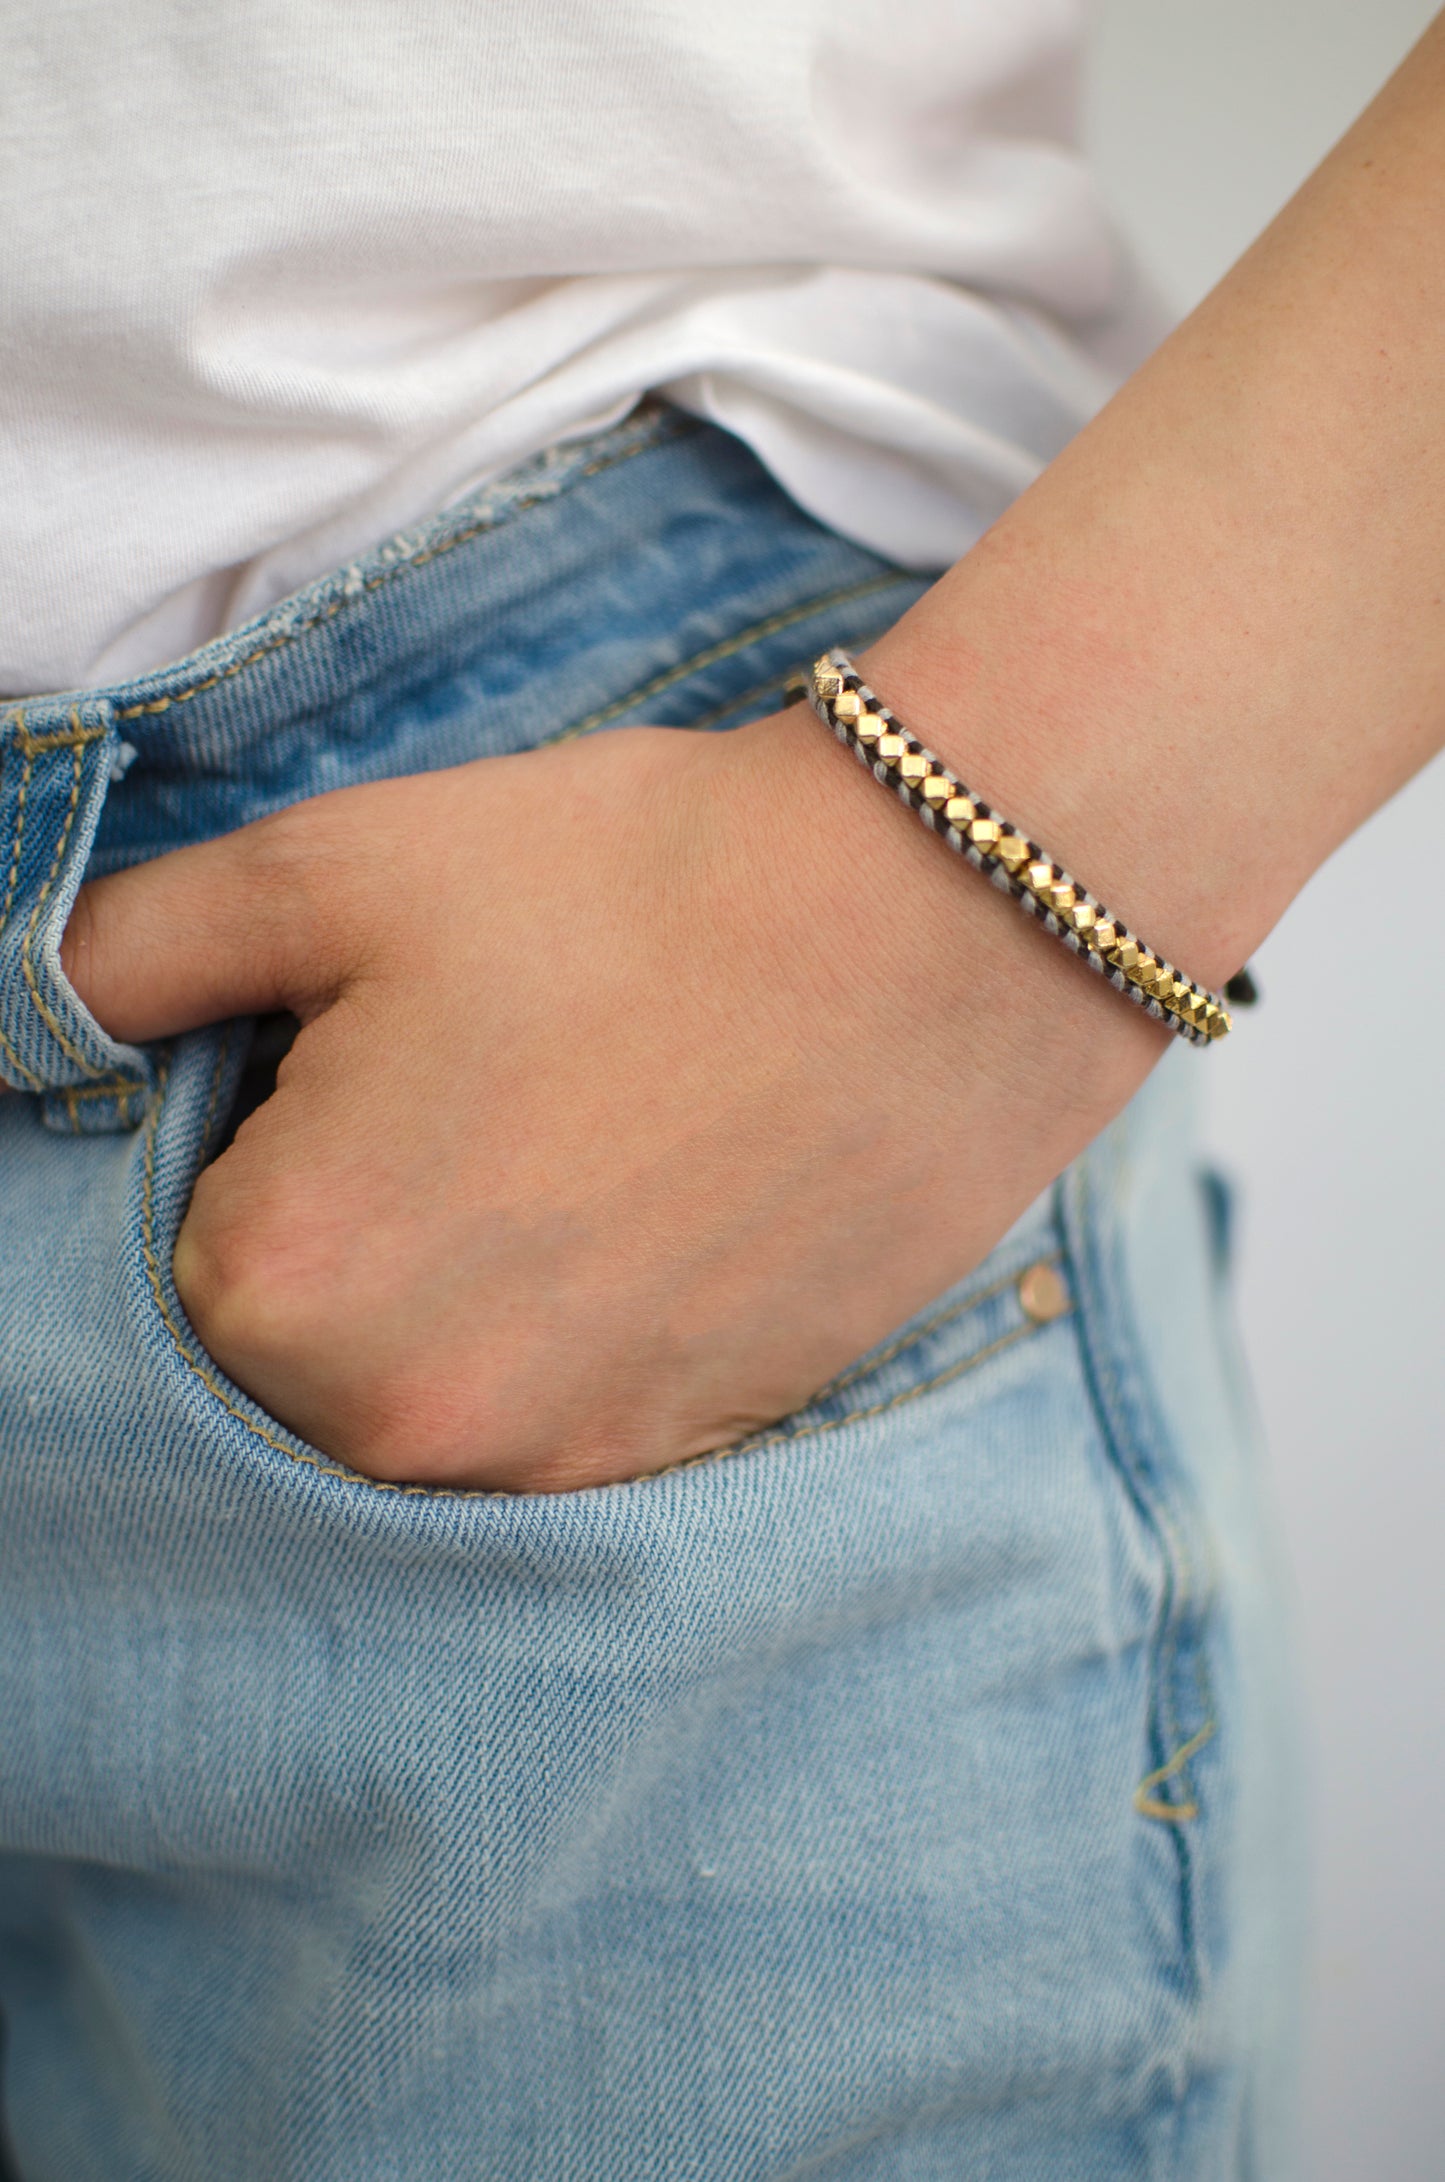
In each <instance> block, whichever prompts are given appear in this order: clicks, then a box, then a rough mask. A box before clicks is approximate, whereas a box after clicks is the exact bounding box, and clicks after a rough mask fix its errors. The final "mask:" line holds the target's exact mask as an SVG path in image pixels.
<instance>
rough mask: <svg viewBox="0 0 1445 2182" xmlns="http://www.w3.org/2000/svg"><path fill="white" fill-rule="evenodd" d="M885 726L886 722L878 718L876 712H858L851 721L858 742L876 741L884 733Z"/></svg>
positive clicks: (886, 725)
mask: <svg viewBox="0 0 1445 2182" xmlns="http://www.w3.org/2000/svg"><path fill="white" fill-rule="evenodd" d="M887 727H888V722H887V721H886V720H884V719H880V717H879V715H878V714H877V713H876V712H860V713H859V715H858V717H857V719H856V720H855V721H854V723H853V732H854V734H855V735H856V736H857V738H858V740H859V742H864V743H871V742H877V740H878V738H879V736H880V735H882V734H884V733H886V731H887Z"/></svg>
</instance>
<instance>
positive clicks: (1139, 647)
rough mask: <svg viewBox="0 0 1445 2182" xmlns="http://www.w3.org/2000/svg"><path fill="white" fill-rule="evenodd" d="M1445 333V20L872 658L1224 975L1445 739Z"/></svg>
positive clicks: (1134, 914) (1123, 902) (996, 777)
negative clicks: (1191, 309)
mask: <svg viewBox="0 0 1445 2182" xmlns="http://www.w3.org/2000/svg"><path fill="white" fill-rule="evenodd" d="M1442 334H1445V19H1442V20H1441V21H1437V23H1436V24H1435V25H1434V27H1433V28H1432V30H1431V31H1430V32H1429V33H1427V35H1426V37H1425V38H1424V39H1423V40H1422V41H1421V43H1420V45H1419V46H1418V47H1417V48H1416V50H1415V52H1414V53H1413V54H1412V55H1411V56H1410V57H1409V59H1408V60H1407V61H1406V63H1405V64H1404V66H1403V67H1402V68H1401V70H1400V71H1399V73H1398V74H1397V76H1396V77H1395V78H1394V79H1393V81H1392V82H1391V83H1390V84H1389V85H1388V86H1387V87H1386V89H1385V90H1384V91H1383V92H1382V93H1381V95H1380V97H1379V98H1378V99H1377V100H1376V101H1375V103H1374V104H1373V105H1372V106H1371V107H1370V109H1369V110H1368V112H1367V113H1366V114H1365V115H1364V116H1363V118H1362V119H1361V120H1360V122H1359V123H1357V125H1356V126H1355V128H1354V129H1352V130H1351V131H1350V133H1349V135H1348V136H1347V137H1346V138H1345V139H1344V140H1343V142H1342V143H1341V144H1340V145H1339V146H1338V147H1337V149H1336V150H1335V151H1334V152H1333V153H1332V154H1331V156H1330V157H1329V158H1328V159H1327V160H1326V161H1325V163H1324V164H1323V166H1322V167H1321V168H1320V169H1319V170H1318V172H1317V173H1316V174H1315V175H1314V176H1313V177H1312V179H1311V180H1310V181H1309V182H1308V183H1307V184H1306V186H1305V187H1304V189H1303V190H1302V191H1301V192H1300V193H1299V195H1298V196H1297V197H1296V198H1295V199H1294V201H1293V202H1292V203H1291V204H1290V205H1289V206H1288V207H1287V208H1286V209H1285V211H1284V212H1283V213H1282V214H1281V215H1280V217H1279V218H1278V219H1277V220H1276V221H1275V223H1274V224H1273V226H1272V227H1271V228H1270V229H1269V230H1268V231H1267V233H1266V234H1265V235H1264V236H1263V237H1262V239H1261V240H1260V241H1259V242H1258V243H1257V244H1256V245H1255V247H1254V248H1253V249H1252V250H1251V251H1250V252H1249V253H1248V254H1247V255H1246V256H1245V258H1244V259H1242V260H1241V262H1240V263H1239V265H1238V266H1236V267H1235V269H1234V270H1233V271H1232V272H1231V273H1230V274H1229V275H1228V277H1227V278H1226V279H1225V280H1224V281H1223V282H1222V283H1221V284H1220V286H1219V287H1218V288H1217V289H1216V290H1215V291H1214V292H1213V294H1212V295H1210V296H1209V297H1208V298H1207V300H1206V301H1205V302H1204V303H1203V304H1202V305H1201V307H1200V308H1199V309H1198V310H1197V311H1196V312H1195V313H1194V315H1193V316H1192V317H1191V318H1190V319H1189V320H1188V321H1187V322H1186V323H1185V324H1184V325H1183V326H1181V327H1180V328H1179V329H1178V331H1177V332H1176V333H1175V334H1174V335H1173V336H1172V337H1171V338H1170V339H1169V340H1168V341H1167V342H1166V343H1165V344H1164V345H1163V347H1162V348H1161V349H1160V350H1159V351H1158V353H1157V354H1156V355H1155V356H1154V357H1153V358H1152V359H1151V360H1150V362H1149V363H1148V364H1147V365H1146V366H1145V367H1144V368H1143V369H1142V370H1141V371H1140V372H1138V373H1137V374H1136V375H1135V377H1134V378H1133V379H1132V380H1131V381H1130V382H1129V384H1128V385H1127V386H1126V387H1125V388H1124V389H1123V390H1122V392H1121V393H1120V394H1119V395H1118V396H1117V397H1116V399H1115V400H1114V401H1113V402H1111V403H1110V404H1109V406H1108V407H1107V408H1106V409H1105V410H1104V411H1103V412H1102V413H1101V415H1100V416H1099V417H1098V418H1097V419H1096V420H1095V421H1094V422H1093V423H1092V424H1091V425H1090V426H1089V427H1088V428H1087V429H1086V430H1085V431H1084V432H1083V433H1081V434H1080V436H1079V437H1078V438H1077V439H1076V440H1075V441H1074V443H1073V444H1072V445H1071V446H1070V447H1069V448H1068V449H1067V450H1066V452H1065V453H1064V454H1063V455H1062V456H1061V457H1060V458H1059V459H1058V460H1057V461H1056V462H1055V463H1054V464H1053V465H1052V466H1051V467H1050V469H1049V470H1048V471H1047V472H1046V473H1045V474H1044V476H1043V477H1042V478H1041V479H1040V480H1039V481H1038V483H1037V484H1036V485H1035V486H1034V487H1033V488H1032V489H1031V490H1030V491H1029V492H1027V493H1026V494H1025V495H1024V496H1023V497H1022V498H1021V499H1020V500H1019V501H1018V502H1017V503H1016V505H1015V506H1014V507H1013V508H1012V509H1011V510H1010V511H1009V513H1008V514H1007V515H1006V516H1005V517H1004V518H1003V519H1002V520H1001V521H1000V522H999V523H997V524H996V525H995V526H994V528H993V529H992V530H991V531H990V532H989V533H988V535H987V537H986V538H985V539H984V540H983V541H982V543H981V544H980V545H979V546H978V547H977V548H976V549H975V550H974V551H973V552H972V553H970V554H969V555H968V556H967V557H966V559H965V560H963V561H962V562H961V563H960V564H959V565H958V566H957V567H956V568H955V569H954V570H953V571H952V572H951V573H950V574H949V575H948V576H946V577H945V578H944V579H943V581H942V582H941V583H940V584H938V585H937V586H936V587H935V589H934V590H933V591H932V592H930V593H929V594H928V596H927V597H926V598H925V599H924V600H923V601H922V602H921V603H920V605H919V606H918V607H917V608H916V609H915V610H914V611H913V612H912V613H910V614H909V615H908V616H907V617H905V619H904V620H903V621H902V622H901V623H900V624H899V625H898V626H897V628H896V629H895V630H894V631H893V632H891V634H890V635H889V636H888V637H887V638H886V639H885V640H884V641H883V642H881V643H880V644H878V645H876V646H875V647H874V648H873V649H872V651H871V652H870V653H869V654H868V657H867V666H866V671H867V672H868V673H869V676H870V679H871V680H872V681H873V682H874V683H875V684H876V686H877V687H878V688H879V690H880V691H881V692H882V693H883V694H884V695H885V697H886V698H887V700H888V701H889V702H890V703H891V704H892V705H893V706H894V708H895V710H896V711H897V712H898V713H899V714H900V716H901V717H902V718H903V719H904V720H905V721H906V722H907V723H908V724H909V725H910V726H912V727H913V728H914V730H915V731H916V732H917V733H919V734H920V735H922V736H923V738H924V739H925V740H926V741H928V742H929V743H931V745H932V746H933V747H934V748H935V749H937V750H938V751H939V753H940V754H941V755H942V756H943V757H945V758H946V759H947V760H949V761H950V762H952V763H953V764H954V765H955V767H956V769H957V770H958V771H959V772H960V773H962V774H963V776H964V777H965V778H966V779H967V780H968V781H969V782H970V784H971V785H974V786H976V787H977V788H978V789H980V790H981V792H982V793H984V794H985V795H987V796H989V797H990V798H991V799H993V800H995V801H996V802H997V804H998V805H999V806H1000V808H1002V809H1003V810H1004V811H1005V812H1007V813H1008V814H1009V815H1010V816H1011V817H1013V818H1015V819H1016V820H1017V821H1018V823H1020V824H1021V825H1025V826H1027V827H1028V828H1029V830H1030V831H1031V832H1032V833H1033V834H1034V835H1035V837H1036V838H1038V839H1039V840H1041V841H1043V842H1044V843H1045V844H1046V845H1047V846H1048V847H1049V848H1050V850H1051V851H1052V852H1053V853H1054V854H1056V855H1057V856H1058V857H1059V858H1060V859H1061V860H1062V861H1063V862H1064V863H1065V864H1067V865H1069V866H1070V867H1071V868H1072V869H1075V870H1077V872H1078V874H1079V876H1080V878H1081V879H1083V880H1084V881H1085V882H1086V883H1087V884H1089V885H1090V886H1091V887H1093V888H1094V889H1095V890H1096V891H1097V892H1098V893H1100V894H1101V895H1102V896H1103V897H1104V899H1106V900H1107V901H1108V902H1109V904H1110V906H1111V907H1113V908H1115V909H1116V910H1117V911H1118V912H1119V913H1120V914H1121V915H1123V916H1124V917H1126V918H1127V919H1128V920H1129V921H1130V923H1131V924H1133V925H1135V926H1136V928H1137V929H1139V930H1141V931H1142V932H1143V933H1144V934H1145V935H1146V936H1147V937H1148V938H1149V939H1150V940H1151V941H1153V942H1154V943H1155V944H1156V945H1158V946H1159V947H1161V948H1163V949H1164V950H1165V951H1166V952H1167V953H1169V954H1170V955H1172V956H1173V958H1174V959H1175V960H1176V961H1178V962H1179V963H1180V964H1181V965H1182V966H1183V967H1184V968H1185V969H1187V970H1188V971H1189V972H1190V974H1192V975H1194V976H1196V977H1199V978H1201V979H1203V980H1205V981H1206V982H1218V981H1219V980H1221V979H1222V978H1223V977H1225V976H1227V975H1228V974H1229V972H1230V971H1232V970H1233V969H1235V968H1237V967H1238V965H1239V963H1240V962H1241V961H1242V960H1243V959H1244V958H1245V956H1246V955H1247V954H1248V953H1249V951H1250V950H1251V948H1252V947H1253V946H1255V945H1256V944H1257V942H1258V941H1259V940H1260V939H1261V938H1262V937H1263V935H1264V934H1265V933H1266V932H1267V931H1268V930H1269V928H1270V926H1271V925H1272V924H1273V923H1274V921H1275V920H1276V918H1277V917H1278V916H1279V915H1280V913H1281V911H1282V910H1283V909H1284V908H1285V906H1286V905H1287V903H1288V902H1289V901H1290V899H1291V898H1292V896H1293V895H1294V893H1295V892H1296V891H1297V890H1298V888H1299V887H1300V886H1301V885H1302V884H1303V882H1304V880H1305V879H1306V878H1307V877H1308V876H1309V874H1310V873H1311V871H1313V870H1314V869H1315V867H1316V866H1317V865H1318V864H1319V863H1320V862H1322V861H1323V859H1324V858H1325V857H1326V856H1327V855H1328V854H1329V853H1330V851H1331V850H1332V849H1333V848H1334V847H1335V846H1336V845H1337V844H1338V843H1339V842H1340V841H1341V840H1342V839H1343V838H1344V837H1345V836H1346V835H1347V834H1348V833H1349V832H1350V831H1351V830H1352V829H1353V828H1354V827H1355V826H1356V825H1358V824H1359V823H1360V822H1361V821H1362V820H1363V819H1364V818H1365V817H1366V816H1367V815H1368V814H1369V812H1370V811H1371V810H1373V809H1374V808H1375V807H1376V806H1377V805H1378V804H1380V803H1381V802H1383V801H1384V800H1385V798H1386V797H1388V796H1389V795H1390V794H1391V793H1392V792H1393V791H1394V790H1395V789H1396V788H1397V787H1398V786H1399V785H1400V784H1401V783H1402V782H1403V781H1404V780H1406V779H1407V778H1408V777H1409V776H1410V774H1411V773H1413V772H1414V771H1415V770H1417V769H1418V767H1419V766H1420V765H1421V764H1423V763H1424V762H1425V760H1426V759H1427V758H1428V757H1429V756H1430V755H1431V754H1432V752H1433V751H1434V750H1435V749H1436V748H1438V746H1439V744H1440V741H1441V739H1442V734H1445V339H1442ZM1100 997H1101V998H1102V997H1103V995H1100Z"/></svg>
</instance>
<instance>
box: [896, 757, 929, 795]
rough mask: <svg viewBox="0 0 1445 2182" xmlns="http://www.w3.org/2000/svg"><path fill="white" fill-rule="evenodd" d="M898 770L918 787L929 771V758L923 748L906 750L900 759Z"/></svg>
mask: <svg viewBox="0 0 1445 2182" xmlns="http://www.w3.org/2000/svg"><path fill="white" fill-rule="evenodd" d="M898 770H899V772H900V773H901V774H902V775H903V778H904V779H905V780H906V781H910V782H912V783H913V785H914V786H915V787H916V786H917V784H918V782H919V781H921V780H922V778H923V776H924V774H925V773H926V772H927V771H928V760H927V758H926V757H925V756H924V755H923V752H922V751H921V750H905V751H904V753H903V755H902V757H901V758H900V759H899V761H898Z"/></svg>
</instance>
